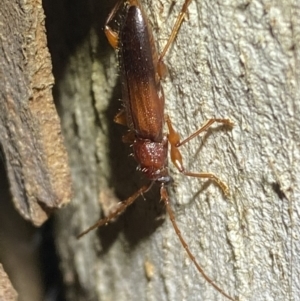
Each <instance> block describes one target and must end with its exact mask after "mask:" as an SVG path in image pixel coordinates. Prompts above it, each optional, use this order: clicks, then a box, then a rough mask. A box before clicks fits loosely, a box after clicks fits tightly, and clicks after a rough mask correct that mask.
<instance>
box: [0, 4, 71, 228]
mask: <svg viewBox="0 0 300 301" xmlns="http://www.w3.org/2000/svg"><path fill="white" fill-rule="evenodd" d="M52 86H53V75H52V70H51V62H50V55H49V51H48V49H47V41H46V35H45V27H44V14H43V9H42V4H41V1H26V3H25V2H23V1H18V0H14V1H10V0H2V1H1V5H0V91H1V93H0V133H1V134H0V144H1V157H2V159H3V160H4V161H5V165H6V171H5V170H1V172H2V173H4V172H7V174H8V178H9V184H10V191H11V194H12V198H13V201H14V204H15V207H16V208H17V209H18V211H19V212H20V214H22V216H23V217H24V218H25V219H27V220H30V221H31V222H32V223H33V224H34V225H37V226H39V225H41V224H42V223H43V222H44V221H45V220H46V219H47V218H48V215H49V213H50V212H51V211H52V210H53V209H55V208H58V207H61V206H62V205H64V204H66V203H68V202H69V201H70V198H71V182H70V173H69V168H68V161H67V154H66V150H65V147H64V146H63V141H62V136H61V128H60V123H59V119H58V116H57V113H56V110H55V106H54V103H53V98H52V90H51V89H52Z"/></svg>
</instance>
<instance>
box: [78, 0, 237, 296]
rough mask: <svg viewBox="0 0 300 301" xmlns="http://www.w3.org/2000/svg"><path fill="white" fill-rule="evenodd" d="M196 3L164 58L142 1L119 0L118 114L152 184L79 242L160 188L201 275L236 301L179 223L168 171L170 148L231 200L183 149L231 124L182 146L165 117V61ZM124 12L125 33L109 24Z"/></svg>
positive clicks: (115, 39)
mask: <svg viewBox="0 0 300 301" xmlns="http://www.w3.org/2000/svg"><path fill="white" fill-rule="evenodd" d="M191 1H192V0H185V2H184V4H183V6H182V9H181V12H180V14H179V15H178V17H177V19H176V22H175V25H174V27H173V30H172V32H171V35H170V37H169V39H168V41H167V43H166V45H165V47H164V49H163V51H162V52H161V54H160V55H158V53H157V50H156V47H155V40H154V37H153V34H152V30H151V28H150V26H149V24H148V20H147V17H146V14H145V12H144V10H143V8H142V6H141V4H140V2H139V0H119V1H118V2H117V4H116V5H115V6H114V8H113V9H112V11H111V13H110V14H109V16H108V18H107V20H106V22H105V34H106V37H107V39H108V41H109V43H110V44H111V46H112V47H113V48H114V49H116V50H117V53H118V58H119V65H120V75H121V82H122V97H123V106H124V108H123V110H121V111H120V112H119V113H118V114H117V115H116V117H115V119H114V121H115V122H116V123H119V124H122V125H126V126H127V127H128V128H129V132H128V133H127V134H125V135H124V136H123V142H125V143H131V145H132V149H133V156H134V158H135V160H136V161H137V162H138V164H139V170H140V171H141V172H142V174H144V176H145V177H146V178H148V179H149V180H150V182H149V184H148V185H144V186H142V187H141V188H140V189H139V190H138V191H136V192H135V193H134V194H133V195H131V196H130V197H129V198H128V199H127V200H125V201H123V202H122V203H120V204H119V205H118V207H117V208H116V210H115V211H114V212H113V213H111V214H109V215H108V216H107V217H106V218H104V219H101V220H99V221H98V222H96V223H95V224H94V225H92V226H91V227H89V228H88V229H87V230H85V231H84V232H82V233H81V234H79V235H78V238H80V237H82V236H83V235H85V234H87V233H88V232H89V231H91V230H93V229H95V228H97V227H100V226H102V225H105V224H107V223H108V222H110V221H112V220H113V219H115V217H117V216H118V215H119V214H121V213H122V212H124V210H125V209H126V208H127V207H128V206H129V205H131V204H132V203H133V202H134V201H135V200H136V199H137V198H138V197H139V196H141V195H143V194H144V193H146V192H147V191H148V190H149V189H151V187H152V185H153V184H154V183H156V184H158V185H159V186H160V197H161V200H163V201H164V204H165V206H166V210H167V212H168V214H169V217H170V220H171V222H172V225H173V227H174V230H175V232H176V234H177V236H178V238H179V240H180V242H181V244H182V246H183V247H184V249H185V250H186V252H187V253H188V256H189V257H190V259H191V260H192V261H193V263H194V265H195V266H196V268H197V270H198V271H199V272H200V273H201V274H202V276H203V277H204V278H205V279H206V281H207V282H209V283H210V284H211V285H212V286H213V287H214V288H215V289H216V290H217V291H218V292H220V293H221V294H222V295H223V296H225V297H226V298H228V299H230V300H234V299H233V298H232V297H231V296H229V295H228V294H226V293H225V292H224V291H223V290H222V289H221V288H220V287H219V286H217V285H216V284H215V283H214V282H213V281H212V280H211V279H210V278H209V277H208V276H207V275H206V273H205V272H204V270H203V269H202V267H201V266H200V265H199V264H198V262H197V261H196V259H195V257H194V256H193V254H192V253H191V251H190V249H189V247H188V245H187V243H186V242H185V240H184V239H183V237H182V235H181V232H180V230H179V228H178V226H177V224H176V221H175V215H174V213H173V211H172V208H171V206H170V199H169V195H168V191H167V188H166V187H167V186H168V185H169V184H171V183H172V182H173V179H172V177H171V176H170V175H169V172H168V148H169V147H170V156H171V161H172V162H173V164H174V165H175V166H176V168H177V169H178V170H179V172H181V173H182V174H184V175H186V176H190V177H197V178H207V179H210V180H213V181H214V182H215V183H216V184H217V185H218V186H219V187H220V188H221V189H222V191H223V192H224V194H225V195H228V194H229V189H228V187H227V185H226V184H225V183H224V182H223V181H221V180H220V179H219V178H218V177H217V176H216V175H214V174H213V173H208V172H205V173H194V172H190V171H187V170H186V169H185V167H184V164H183V159H182V156H181V153H180V151H179V147H180V146H182V145H184V144H186V143H188V142H189V141H190V140H191V139H193V138H194V137H196V136H198V135H199V134H200V133H202V132H204V131H206V130H207V129H208V128H209V127H210V126H211V125H212V124H214V123H221V124H224V125H227V126H230V127H232V126H233V123H232V122H231V120H230V119H221V118H213V119H209V120H208V121H207V122H206V123H205V124H204V125H203V126H202V127H201V128H200V129H198V130H197V131H196V132H195V133H193V134H192V135H190V136H189V137H187V138H186V139H184V140H182V141H181V139H180V135H179V134H178V133H177V132H176V130H175V129H174V127H173V125H172V122H171V119H170V117H169V116H168V115H166V114H165V112H164V106H165V98H164V93H163V89H162V86H161V80H162V78H164V77H165V75H166V66H165V65H164V63H163V57H164V56H165V54H166V53H167V51H168V49H169V47H170V45H171V44H172V43H173V41H174V39H175V38H176V36H177V33H178V31H179V28H180V26H181V23H182V22H183V19H184V16H185V14H186V12H187V8H188V6H189V4H190V2H191ZM122 5H123V6H122ZM119 11H122V15H121V21H120V26H119V31H115V30H113V29H112V28H111V27H110V26H109V25H110V22H111V21H112V20H114V18H115V17H116V14H117V13H118V12H119ZM165 124H166V125H167V128H168V134H166V133H165V132H164V126H165Z"/></svg>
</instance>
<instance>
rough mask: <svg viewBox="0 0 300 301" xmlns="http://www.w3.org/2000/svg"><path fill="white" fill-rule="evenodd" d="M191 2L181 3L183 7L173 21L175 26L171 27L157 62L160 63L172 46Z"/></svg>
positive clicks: (189, 0)
mask: <svg viewBox="0 0 300 301" xmlns="http://www.w3.org/2000/svg"><path fill="white" fill-rule="evenodd" d="M191 1H192V0H185V2H184V3H183V6H182V8H181V11H180V13H179V15H178V17H177V19H176V21H175V24H174V26H173V29H172V31H171V34H170V37H169V40H168V42H167V43H166V45H165V47H164V49H163V51H162V53H161V54H160V56H159V61H162V59H163V57H164V56H165V54H166V53H167V51H168V49H169V48H170V46H171V45H172V43H173V42H174V40H175V38H176V36H177V34H178V31H179V29H180V26H181V24H182V22H183V18H184V16H185V14H186V12H187V8H188V6H189V4H190V3H191Z"/></svg>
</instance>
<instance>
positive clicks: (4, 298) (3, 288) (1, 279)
mask: <svg viewBox="0 0 300 301" xmlns="http://www.w3.org/2000/svg"><path fill="white" fill-rule="evenodd" d="M17 299H18V294H17V292H16V291H15V289H14V288H13V286H12V284H11V283H10V281H9V278H8V277H7V275H6V273H5V271H4V269H3V267H2V265H1V264H0V300H1V301H16V300H17Z"/></svg>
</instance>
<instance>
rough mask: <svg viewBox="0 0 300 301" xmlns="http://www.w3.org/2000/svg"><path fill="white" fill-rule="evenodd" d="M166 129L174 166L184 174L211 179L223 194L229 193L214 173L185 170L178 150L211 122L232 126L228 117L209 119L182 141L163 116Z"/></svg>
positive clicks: (167, 117) (170, 123) (168, 119)
mask: <svg viewBox="0 0 300 301" xmlns="http://www.w3.org/2000/svg"><path fill="white" fill-rule="evenodd" d="M165 119H166V122H167V125H168V129H169V134H168V140H169V142H170V145H171V150H170V153H171V160H172V162H173V164H174V165H175V166H176V168H177V169H178V170H179V171H180V172H181V173H183V174H184V175H186V176H189V177H196V178H207V179H211V180H213V181H214V182H215V183H217V184H218V185H219V187H220V188H221V189H222V190H223V192H224V194H225V195H229V189H228V187H227V185H226V184H225V183H224V182H223V181H222V180H220V179H219V178H218V177H217V176H216V175H215V174H213V173H210V172H199V173H193V172H189V171H186V170H185V168H184V166H183V160H182V156H181V153H180V151H179V149H178V148H179V147H180V146H182V145H183V144H185V143H187V142H189V141H190V140H191V139H193V138H195V137H196V136H198V135H199V134H200V133H202V132H203V131H205V130H207V129H208V128H209V127H210V126H211V125H212V124H213V123H215V122H218V123H223V124H225V125H228V126H233V123H232V122H231V121H230V120H229V119H218V118H215V119H209V120H208V121H207V122H206V123H205V124H204V125H203V126H202V127H201V128H200V129H199V130H197V131H196V132H195V133H193V134H192V135H190V136H189V137H187V138H186V139H184V140H183V141H180V136H179V134H178V133H177V132H176V131H175V129H174V128H173V125H172V122H171V120H170V117H169V116H166V117H165Z"/></svg>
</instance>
